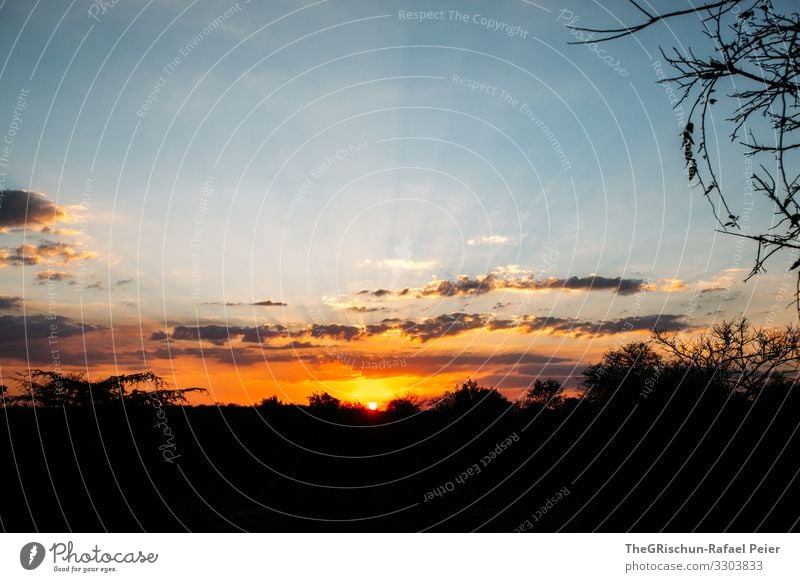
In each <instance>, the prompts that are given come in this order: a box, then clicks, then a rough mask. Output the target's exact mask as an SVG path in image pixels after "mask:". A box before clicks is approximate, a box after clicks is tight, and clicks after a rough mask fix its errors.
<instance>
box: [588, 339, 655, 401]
mask: <svg viewBox="0 0 800 582" xmlns="http://www.w3.org/2000/svg"><path fill="white" fill-rule="evenodd" d="M664 366H665V363H664V360H663V358H662V357H661V356H660V355H659V354H658V353H657V352H656V351H655V350H654V349H653V347H652V346H651V345H650V344H649V343H647V342H633V343H629V344H626V345H624V346H622V347H620V348H617V349H610V350H608V351H607V352H606V353H605V354H603V358H602V360H601V361H600V363H599V364H592V365H591V366H589V367H588V368H586V369H585V370H584V371H583V372H582V374H583V382H582V384H583V387H584V388H585V389H586V398H587V399H589V400H590V401H595V402H598V401H606V400H608V399H609V398H612V397H613V398H614V399H615V400H617V401H618V402H619V401H630V400H633V399H635V398H637V397H638V396H640V395H641V394H643V393H647V391H649V390H652V388H653V386H654V385H655V384H656V383H657V382H658V379H659V377H660V376H661V373H662V371H663V369H664Z"/></svg>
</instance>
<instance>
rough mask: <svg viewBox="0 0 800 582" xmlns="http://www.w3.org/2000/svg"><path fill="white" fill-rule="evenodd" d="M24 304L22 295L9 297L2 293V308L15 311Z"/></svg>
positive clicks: (0, 301) (0, 307)
mask: <svg viewBox="0 0 800 582" xmlns="http://www.w3.org/2000/svg"><path fill="white" fill-rule="evenodd" d="M20 305H22V297H9V296H7V295H0V309H1V310H3V311H14V310H16V309H19V307H20Z"/></svg>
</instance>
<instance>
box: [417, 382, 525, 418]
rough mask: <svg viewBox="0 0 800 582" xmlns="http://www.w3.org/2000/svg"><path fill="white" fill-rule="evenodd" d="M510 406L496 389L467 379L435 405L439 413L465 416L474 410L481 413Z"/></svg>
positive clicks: (446, 393) (443, 395) (445, 394)
mask: <svg viewBox="0 0 800 582" xmlns="http://www.w3.org/2000/svg"><path fill="white" fill-rule="evenodd" d="M508 406H510V403H509V401H508V400H507V399H506V397H505V396H503V395H502V394H500V392H498V391H497V389H496V388H483V387H481V386H478V383H477V382H476V381H475V380H472V379H471V378H470V379H467V380H466V381H465V382H463V383H462V384H461V385H460V386H458V385H457V386H456V387H455V389H454V390H448V391H446V392H445V393H444V394H442V396H441V397H440V398H439V399H438V400H437V401H436V402H435V403H434V404H433V409H434V410H436V411H437V412H450V413H458V414H463V413H466V412H469V411H471V410H473V409H476V408H478V409H480V410H481V411H489V410H503V409H506V408H508Z"/></svg>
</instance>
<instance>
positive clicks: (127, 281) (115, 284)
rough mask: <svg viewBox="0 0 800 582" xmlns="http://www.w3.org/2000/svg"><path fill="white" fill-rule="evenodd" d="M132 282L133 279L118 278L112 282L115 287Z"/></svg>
mask: <svg viewBox="0 0 800 582" xmlns="http://www.w3.org/2000/svg"><path fill="white" fill-rule="evenodd" d="M131 283H133V279H120V280H119V281H117V282H116V283H114V286H115V287H124V286H125V285H130V284H131Z"/></svg>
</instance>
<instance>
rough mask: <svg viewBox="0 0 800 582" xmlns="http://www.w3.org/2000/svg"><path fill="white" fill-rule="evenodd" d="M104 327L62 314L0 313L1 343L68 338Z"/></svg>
mask: <svg viewBox="0 0 800 582" xmlns="http://www.w3.org/2000/svg"><path fill="white" fill-rule="evenodd" d="M99 329H102V328H101V327H100V326H98V325H94V324H91V323H80V322H77V321H74V320H72V319H70V318H68V317H63V316H61V315H56V316H49V315H27V316H25V315H0V343H6V342H22V343H24V341H25V339H26V338H27V339H28V340H32V339H40V338H47V337H50V336H51V334H54V337H59V338H66V337H70V336H73V335H79V334H82V333H84V332H86V333H89V332H92V331H97V330H99Z"/></svg>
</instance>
